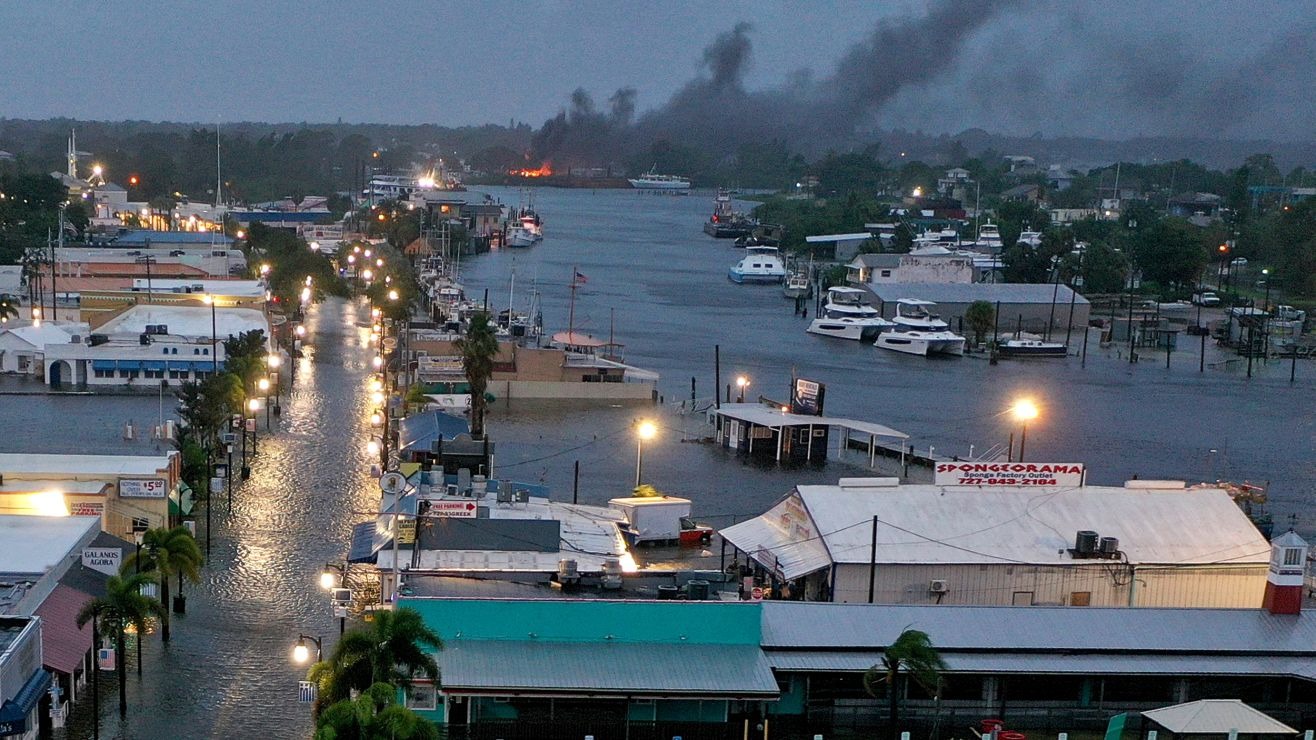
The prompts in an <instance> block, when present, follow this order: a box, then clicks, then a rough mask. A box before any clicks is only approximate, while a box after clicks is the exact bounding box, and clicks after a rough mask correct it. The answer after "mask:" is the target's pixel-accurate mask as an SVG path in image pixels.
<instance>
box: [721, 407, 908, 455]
mask: <svg viewBox="0 0 1316 740" xmlns="http://www.w3.org/2000/svg"><path fill="white" fill-rule="evenodd" d="M793 410H794V411H799V410H801V409H799V407H798V406H797V407H795V408H794V409H787V408H785V407H781V406H776V405H767V404H763V403H724V404H722V405H721V406H720V407H718V408H715V409H710V410H709V415H710V416H711V417H712V422H713V426H714V428H715V430H716V436H715V440H716V442H717V444H718V445H719V446H721V447H726V448H729V449H733V450H736V451H738V452H740V453H743V454H745V455H749V456H751V457H759V458H763V459H769V460H774V461H776V462H782V461H788V462H792V463H805V462H824V461H826V460H827V450H828V441H829V439H830V434H831V430H832V429H833V428H836V429H838V430H840V432H841V435H842V437H841V439H842V441H841V449H845V448H846V447H847V446H848V445H849V444H850V438H851V435H855V434H857V435H860V438H861V439H862V438H864V437H867V442H868V447H867V449H868V458H869V465H870V466H872V465H874V464H875V462H876V455H877V454H878V452H877V450H878V449H880V448H883V447H884V444H883V443H884V442H887V441H888V440H896V441H899V442H901V443H902V444H903V443H904V441H905V440H907V439H909V435H907V434H905V433H904V432H899V431H896V430H895V429H892V428H890V427H887V426H883V425H881V424H873V423H871V422H866V421H856V420H854V419H840V418H835V417H828V416H821V415H815V414H809V413H792V411H793ZM879 439H880V440H882V442H879V441H878V440H879Z"/></svg>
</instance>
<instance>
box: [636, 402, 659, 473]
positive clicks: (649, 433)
mask: <svg viewBox="0 0 1316 740" xmlns="http://www.w3.org/2000/svg"><path fill="white" fill-rule="evenodd" d="M657 434H658V427H656V426H654V423H653V422H652V421H649V420H648V419H645V420H643V421H641V422H640V423H639V425H638V426H636V427H635V487H636V488H639V487H640V472H641V471H642V470H643V468H644V441H645V440H646V439H653V438H654V436H655V435H657Z"/></svg>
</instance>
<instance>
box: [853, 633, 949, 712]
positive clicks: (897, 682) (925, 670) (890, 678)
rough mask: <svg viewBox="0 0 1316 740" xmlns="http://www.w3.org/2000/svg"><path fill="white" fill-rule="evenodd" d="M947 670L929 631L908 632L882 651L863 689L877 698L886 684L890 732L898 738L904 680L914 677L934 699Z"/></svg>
mask: <svg viewBox="0 0 1316 740" xmlns="http://www.w3.org/2000/svg"><path fill="white" fill-rule="evenodd" d="M944 670H946V662H945V661H943V660H942V659H941V654H940V653H938V652H937V649H936V648H935V647H933V646H932V639H931V638H930V637H928V634H927V633H926V632H920V631H919V630H913V629H906V630H904V631H903V632H901V633H900V636H899V637H897V638H896V641H895V642H893V643H891V645H889V646H888V647H887V648H886V650H883V651H882V663H881V664H880V665H875V666H873V667H872V668H869V669H868V672H867V673H865V674H864V688H865V689H866V690H867V691H868V693H869V694H870V695H872V696H874V697H877V696H878V695H879V694H878V690H877V686H878V685H879V684H885V686H886V692H887V700H888V702H889V703H890V709H889V719H890V725H889V727H888V728H887V732H888V734H889V735H890V736H891V737H893V738H894V737H897V736H898V735H899V732H898V730H897V728H898V727H899V724H900V689H901V686H902V681H903V679H904V678H906V677H908V678H912V679H914V682H915V683H917V684H918V685H919V686H921V687H922V688H923V689H924V690H925V691H927V692H928V693H929V694H932V695H934V696H936V695H937V693H938V692H939V690H940V688H941V672H942V671H944Z"/></svg>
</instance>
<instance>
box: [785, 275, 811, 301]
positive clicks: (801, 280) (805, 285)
mask: <svg viewBox="0 0 1316 740" xmlns="http://www.w3.org/2000/svg"><path fill="white" fill-rule="evenodd" d="M812 288H813V286H812V285H810V283H809V275H808V274H807V273H805V272H803V271H800V270H796V271H795V272H792V273H791V274H789V275H787V276H786V281H785V282H784V283H782V288H781V292H782V295H784V296H786V297H787V298H791V299H795V298H808V297H809V294H810V293H812V292H813V290H812Z"/></svg>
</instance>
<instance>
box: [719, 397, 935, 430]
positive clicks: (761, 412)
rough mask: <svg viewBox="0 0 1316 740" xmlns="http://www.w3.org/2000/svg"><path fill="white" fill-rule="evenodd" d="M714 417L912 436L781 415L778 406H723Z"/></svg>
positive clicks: (859, 424) (839, 421)
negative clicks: (717, 415) (718, 415)
mask: <svg viewBox="0 0 1316 740" xmlns="http://www.w3.org/2000/svg"><path fill="white" fill-rule="evenodd" d="M714 413H715V414H721V415H722V416H726V417H728V418H731V419H737V420H739V421H743V422H746V423H749V424H757V425H759V426H764V427H783V426H807V425H809V424H812V425H814V426H819V427H820V426H835V427H844V428H846V429H850V430H853V431H856V432H861V433H863V434H873V435H877V436H879V437H894V438H896V439H907V438H908V437H909V435H908V434H905V433H904V432H900V431H896V430H895V429H892V428H891V427H888V426H884V425H882V424H874V423H872V422H868V421H855V420H854V419H841V418H837V417H834V416H807V415H804V414H792V413H789V412H786V411H782V410H781V409H780V408H778V407H776V406H766V405H764V404H761V403H724V404H722V406H721V408H718V409H717V410H716V411H714Z"/></svg>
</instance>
